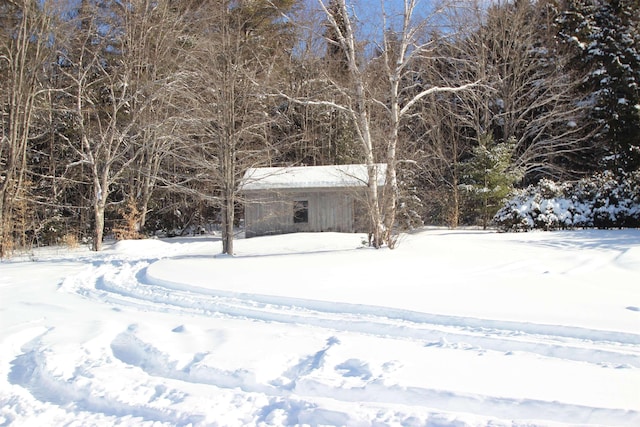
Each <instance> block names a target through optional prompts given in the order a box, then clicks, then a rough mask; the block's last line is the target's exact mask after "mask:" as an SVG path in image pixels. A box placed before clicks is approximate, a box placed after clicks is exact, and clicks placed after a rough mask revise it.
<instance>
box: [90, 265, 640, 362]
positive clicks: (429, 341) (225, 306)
mask: <svg viewBox="0 0 640 427" xmlns="http://www.w3.org/2000/svg"><path fill="white" fill-rule="evenodd" d="M148 266H149V262H138V263H135V264H125V265H120V264H118V265H117V267H114V268H112V269H108V270H106V271H105V273H104V274H102V275H100V276H99V279H98V281H97V283H95V284H93V285H92V284H89V283H85V284H84V286H83V287H81V288H80V289H78V291H79V292H80V293H83V294H85V296H91V297H92V298H97V299H100V300H104V301H108V302H110V303H112V304H116V305H118V304H122V305H125V306H127V305H128V306H134V307H138V308H140V307H144V308H145V309H148V310H159V311H173V310H175V311H178V312H190V313H195V314H200V315H207V316H229V317H235V318H247V319H253V320H260V321H265V322H279V323H293V324H304V325H309V326H314V327H319V328H325V329H330V330H338V331H340V330H342V331H348V332H353V333H362V334H368V335H375V336H382V337H394V338H401V339H409V340H413V341H420V342H423V343H424V344H425V345H428V346H441V347H448V348H466V349H469V348H471V349H478V350H493V351H498V352H527V353H534V354H538V355H541V356H544V357H553V358H558V359H566V360H573V361H577V362H588V363H595V364H600V365H602V366H607V367H614V368H640V335H636V334H630V333H622V332H611V331H600V330H598V331H596V330H590V329H586V328H579V327H571V326H554V325H542V324H532V323H521V322H509V321H498V320H490V319H477V318H465V317H456V316H445V315H438V314H430V313H420V312H414V311H408V310H398V309H393V308H387V307H376V306H366V305H357V304H348V303H340V302H331V303H328V302H323V301H313V300H301V299H295V298H286V297H274V296H268V295H256V294H241V293H231V292H225V291H217V290H213V289H204V288H200V287H192V286H188V285H184V284H176V283H170V282H166V281H163V280H160V279H157V278H154V277H150V276H149V275H148V274H147V267H148Z"/></svg>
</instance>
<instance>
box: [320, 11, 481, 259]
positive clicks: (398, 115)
mask: <svg viewBox="0 0 640 427" xmlns="http://www.w3.org/2000/svg"><path fill="white" fill-rule="evenodd" d="M419 5H420V2H419V1H418V0H405V1H404V2H403V6H402V10H401V12H400V14H399V16H397V15H395V14H392V13H390V14H388V13H387V11H386V10H385V2H384V1H382V2H381V3H380V16H381V19H382V28H384V29H385V31H384V32H383V34H382V46H381V55H380V56H379V58H378V59H377V61H379V62H380V63H381V64H380V65H379V67H380V68H381V69H382V76H383V81H382V82H380V81H377V82H375V83H374V82H370V81H368V79H367V72H366V71H367V66H370V65H371V64H364V65H363V64H361V63H360V62H359V61H360V60H361V58H359V57H358V50H357V40H356V34H355V30H354V23H353V22H352V21H353V18H352V16H351V15H350V14H349V8H348V7H347V3H346V1H345V0H332V2H331V3H329V5H326V4H325V3H324V2H322V1H320V6H321V8H322V10H323V11H324V12H325V14H326V17H327V19H328V22H329V25H330V26H331V28H332V34H334V35H335V40H330V42H331V43H334V44H336V45H337V46H338V47H339V48H340V51H341V52H342V53H343V55H344V63H345V65H346V70H347V73H348V79H346V80H344V81H342V82H341V81H338V80H335V79H334V80H333V84H335V85H337V87H338V91H340V92H342V93H345V94H348V98H347V100H348V102H345V103H343V104H336V105H335V107H337V108H341V109H343V110H345V111H348V112H349V113H350V114H351V116H352V120H353V123H354V125H355V128H356V135H357V137H358V139H359V140H360V142H361V147H362V150H363V153H364V158H365V163H366V165H367V167H368V170H369V182H368V186H367V189H368V205H369V216H370V218H369V219H370V223H371V232H370V233H371V235H372V244H373V246H374V247H380V246H382V245H384V244H386V245H387V246H389V247H391V248H393V247H394V246H395V244H396V238H395V234H394V233H395V229H396V224H395V223H396V215H397V209H398V179H397V165H398V160H399V159H398V146H399V144H401V142H402V141H401V139H400V133H399V130H400V127H401V125H402V123H403V121H404V120H406V118H407V117H408V116H409V115H410V114H411V113H412V111H414V108H415V107H416V106H417V105H419V104H421V103H422V102H424V101H425V100H427V97H428V96H429V95H432V94H435V93H440V92H458V91H464V90H470V89H471V88H473V87H474V86H475V85H476V84H477V82H456V83H455V84H454V85H450V86H449V85H448V86H437V85H431V84H429V83H428V82H427V83H426V84H425V85H424V86H423V87H422V89H421V90H420V91H418V92H415V85H414V80H413V79H412V73H413V72H414V70H412V68H411V65H412V64H413V63H414V62H416V61H417V60H418V59H419V58H422V57H424V56H425V55H426V54H427V53H428V52H429V50H430V48H431V46H430V43H429V41H428V40H426V39H425V37H424V35H425V33H426V30H427V29H428V25H429V23H430V21H429V20H428V19H426V18H418V16H417V10H418V7H419ZM439 11H440V10H439V9H433V10H431V11H430V13H433V14H436V15H437V14H438V13H439ZM398 21H399V24H396V23H397V22H398ZM372 85H380V86H378V87H375V88H374V87H372ZM325 103H326V102H325ZM373 108H380V109H382V111H383V116H384V117H385V121H384V127H385V128H386V129H384V130H383V132H382V134H379V135H378V138H380V139H382V141H379V142H378V141H374V133H373V132H372V118H371V117H372V116H371V110H372V109H373ZM378 151H381V152H378ZM376 159H381V160H383V161H384V162H386V164H387V172H386V183H385V188H384V198H382V197H381V195H380V194H379V192H378V187H377V184H376V182H377V173H378V171H377V168H376V163H375V162H376Z"/></svg>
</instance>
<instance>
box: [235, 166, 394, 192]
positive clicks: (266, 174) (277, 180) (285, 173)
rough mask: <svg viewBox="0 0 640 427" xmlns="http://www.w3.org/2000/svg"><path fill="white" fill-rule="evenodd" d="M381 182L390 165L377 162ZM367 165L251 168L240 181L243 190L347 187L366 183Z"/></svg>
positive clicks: (382, 183) (380, 182)
mask: <svg viewBox="0 0 640 427" xmlns="http://www.w3.org/2000/svg"><path fill="white" fill-rule="evenodd" d="M376 167H377V178H378V185H379V186H382V185H384V181H385V175H386V172H387V165H386V164H384V163H378V164H376ZM367 181H368V174H367V166H366V165H362V164H360V165H332V166H296V167H281V168H274V167H271V168H250V169H248V170H247V172H246V173H245V174H244V178H243V179H242V182H241V184H240V188H241V189H242V190H243V191H255V190H273V189H291V188H345V187H362V186H366V185H367Z"/></svg>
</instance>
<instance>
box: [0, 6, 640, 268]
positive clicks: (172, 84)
mask: <svg viewBox="0 0 640 427" xmlns="http://www.w3.org/2000/svg"><path fill="white" fill-rule="evenodd" d="M354 3H355V4H352V3H351V2H348V1H344V0H327V1H321V0H270V1H269V0H244V1H243V0H235V1H234V0H205V1H196V0H193V1H177V0H173V1H172V0H129V1H126V0H120V1H118V0H79V1H76V2H64V1H47V0H45V1H37V0H0V114H1V116H0V138H1V141H0V256H7V255H9V254H10V253H11V252H12V251H13V250H15V249H19V248H28V247H31V246H34V245H47V244H69V245H73V244H78V243H79V242H89V243H90V244H91V245H92V247H93V248H94V249H95V250H100V248H101V243H102V240H103V238H104V236H105V235H112V236H114V237H116V238H134V237H137V236H141V235H147V234H152V233H156V232H158V231H162V232H164V233H167V234H173V233H182V232H187V231H193V230H198V229H201V228H203V229H205V230H207V229H209V227H216V228H218V227H219V228H220V229H221V230H222V232H223V240H224V242H225V245H224V248H223V250H224V251H225V252H227V253H233V233H234V231H233V230H234V226H236V225H238V223H239V221H240V220H241V212H242V197H241V194H240V192H239V183H240V180H241V178H242V176H243V174H244V172H245V171H246V169H247V168H249V167H256V166H290V165H327V164H348V163H365V164H367V165H372V164H374V163H377V162H383V163H387V164H389V165H390V167H389V169H388V172H387V173H388V176H387V183H386V186H385V188H384V189H383V190H382V191H381V193H380V194H377V193H375V191H376V190H375V188H376V186H375V185H374V186H370V187H371V188H370V190H371V192H370V194H369V198H368V202H369V206H370V209H369V210H370V220H371V227H372V234H373V235H374V240H373V241H374V244H375V245H376V246H378V245H382V244H387V245H389V246H392V245H393V244H394V238H393V236H392V233H393V232H395V231H396V230H400V229H406V228H410V227H413V226H417V225H420V224H423V223H428V224H438V225H447V226H450V227H456V226H458V225H461V224H465V225H466V224H473V225H477V224H480V225H484V226H486V225H488V224H489V222H490V221H491V219H492V218H493V215H494V214H495V213H496V212H497V211H498V209H500V208H501V207H502V205H503V203H504V199H505V197H507V196H508V195H509V194H511V192H512V190H513V189H517V188H527V187H528V186H530V185H535V184H537V183H539V182H541V180H542V182H548V180H553V181H554V182H558V183H571V182H578V181H579V180H584V179H587V178H588V177H591V176H601V174H603V173H606V174H609V175H607V176H613V178H612V179H613V180H616V181H626V180H629V179H631V180H632V182H633V180H634V179H635V180H636V181H638V180H639V179H638V173H639V172H638V170H639V167H640V88H639V87H638V84H639V83H640V49H639V46H640V13H639V10H640V1H637V0H635V1H634V0H618V1H613V0H537V1H533V0H518V1H492V2H487V1H479V0H462V1H451V2H447V1H446V0H445V1H442V2H438V3H436V2H426V1H423V2H419V1H414V0H406V1H404V3H403V4H401V5H400V8H398V4H399V2H384V1H383V2H380V3H377V2H370V3H371V4H370V5H369V3H367V4H368V6H366V8H362V7H361V6H362V5H359V4H358V2H354ZM363 4H364V3H363ZM385 6H386V7H385ZM365 10H366V13H364V12H363V11H365ZM371 16H374V17H375V21H377V24H376V26H373V25H372V24H371V22H373V21H372V20H371V18H370V17H371ZM599 174H600V175H599ZM630 177H631V178H630ZM563 185H564V184H563ZM547 187H548V185H547Z"/></svg>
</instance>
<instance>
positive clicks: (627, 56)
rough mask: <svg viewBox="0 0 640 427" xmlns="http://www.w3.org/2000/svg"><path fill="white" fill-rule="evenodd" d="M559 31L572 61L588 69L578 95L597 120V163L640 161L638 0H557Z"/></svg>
mask: <svg viewBox="0 0 640 427" xmlns="http://www.w3.org/2000/svg"><path fill="white" fill-rule="evenodd" d="M560 3H561V7H562V13H561V15H560V17H559V18H558V24H559V26H560V35H561V36H562V37H563V39H564V40H565V41H566V42H567V44H569V45H570V46H571V47H573V59H574V65H575V66H576V67H577V68H580V69H582V70H584V71H585V72H587V73H588V76H587V78H586V79H585V80H584V86H583V94H584V98H585V99H586V100H588V101H590V107H591V117H592V119H594V120H595V121H597V122H598V123H599V124H600V125H601V132H600V133H599V134H598V135H596V140H597V141H598V143H599V144H600V146H601V147H602V148H603V149H604V153H603V158H602V162H601V167H602V168H609V169H612V170H613V171H615V172H618V171H621V172H629V171H634V170H637V169H638V168H639V167H640V142H639V141H640V13H639V11H640V2H639V1H638V0H566V1H564V2H560Z"/></svg>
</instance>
